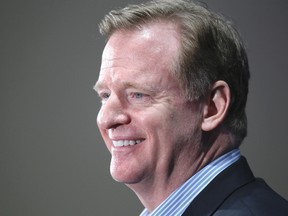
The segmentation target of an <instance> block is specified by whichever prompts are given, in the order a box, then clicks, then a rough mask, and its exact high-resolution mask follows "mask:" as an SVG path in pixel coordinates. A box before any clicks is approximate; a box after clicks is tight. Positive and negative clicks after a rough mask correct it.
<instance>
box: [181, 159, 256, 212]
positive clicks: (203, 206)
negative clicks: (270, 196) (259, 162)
mask: <svg viewBox="0 0 288 216" xmlns="http://www.w3.org/2000/svg"><path fill="white" fill-rule="evenodd" d="M254 180H255V177H254V175H253V173H252V171H251V170H250V168H249V165H248V163H247V161H246V159H245V158H244V157H241V158H240V159H239V160H238V161H236V162H235V163H234V164H232V165H231V166H229V167H228V168H227V169H225V170H224V171H223V172H221V173H220V174H219V175H218V176H216V177H215V179H213V180H212V182H211V183H210V184H209V185H208V186H207V187H206V188H205V189H204V190H203V191H202V192H201V193H200V194H199V195H198V196H197V197H196V198H195V199H194V200H193V201H192V202H191V204H190V205H189V206H188V208H187V209H186V210H185V212H184V213H183V216H199V215H201V216H208V215H212V214H213V213H214V212H215V211H216V210H217V208H218V207H219V206H220V205H221V204H222V203H223V201H224V200H225V199H226V198H227V197H228V196H229V195H230V194H231V193H233V192H234V191H235V190H237V189H238V188H240V187H242V186H243V185H245V184H247V183H249V182H251V181H254Z"/></svg>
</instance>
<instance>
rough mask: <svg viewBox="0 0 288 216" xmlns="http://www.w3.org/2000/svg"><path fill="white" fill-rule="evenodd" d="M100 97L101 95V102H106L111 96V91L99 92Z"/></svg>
mask: <svg viewBox="0 0 288 216" xmlns="http://www.w3.org/2000/svg"><path fill="white" fill-rule="evenodd" d="M99 97H100V100H101V102H102V103H104V102H105V101H107V100H108V98H109V97H110V93H109V92H101V93H99Z"/></svg>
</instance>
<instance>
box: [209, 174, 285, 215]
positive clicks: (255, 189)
mask: <svg viewBox="0 0 288 216" xmlns="http://www.w3.org/2000/svg"><path fill="white" fill-rule="evenodd" d="M275 214H276V215H279V216H282V215H283V216H287V215H288V202H287V200H285V199H284V198H283V197H281V196H280V195H278V194H277V193H276V192H275V191H273V190H272V189H271V188H270V187H269V186H268V185H267V184H266V183H265V181H264V180H262V179H259V178H256V179H255V180H254V181H252V182H249V183H248V184H246V185H244V186H242V187H241V188H238V189H237V190H236V191H234V192H233V193H231V194H230V196H228V197H227V198H226V199H225V201H224V202H223V203H222V205H221V206H219V208H218V209H217V211H216V212H215V214H213V215H215V216H218V215H219V216H220V215H221V216H226V215H227V216H228V215H235V216H244V215H245V216H250V215H251V216H252V215H253V216H271V215H275Z"/></svg>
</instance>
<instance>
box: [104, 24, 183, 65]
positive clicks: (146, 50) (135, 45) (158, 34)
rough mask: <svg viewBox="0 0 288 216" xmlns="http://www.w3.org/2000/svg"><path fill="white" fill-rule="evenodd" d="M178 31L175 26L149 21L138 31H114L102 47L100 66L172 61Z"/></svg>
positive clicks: (135, 29) (175, 54) (174, 55)
mask: <svg viewBox="0 0 288 216" xmlns="http://www.w3.org/2000/svg"><path fill="white" fill-rule="evenodd" d="M178 32H179V31H178V27H177V25H176V24H174V23H171V22H167V21H166V22H165V21H157V22H151V23H148V24H145V25H143V26H142V27H141V28H134V29H124V30H118V31H116V32H114V33H113V34H112V35H111V37H110V38H109V40H108V42H107V44H106V46H105V49H104V51H103V55H102V67H103V66H104V67H107V66H108V67H109V66H111V65H110V64H111V63H112V62H111V61H115V60H117V61H118V60H124V59H126V60H130V61H133V60H136V59H141V58H143V61H142V62H143V64H147V61H149V62H150V63H153V62H156V61H157V62H159V61H161V62H162V63H163V62H166V61H169V62H171V60H173V61H174V60H176V58H177V56H178V52H179V47H180V45H179V43H180V42H179V33H178ZM153 60H154V61H153ZM103 63H104V64H103ZM138 63H139V62H138Z"/></svg>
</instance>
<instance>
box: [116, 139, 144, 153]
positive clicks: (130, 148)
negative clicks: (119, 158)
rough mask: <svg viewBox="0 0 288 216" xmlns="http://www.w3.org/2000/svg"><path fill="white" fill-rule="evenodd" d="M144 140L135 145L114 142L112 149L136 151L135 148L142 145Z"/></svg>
mask: <svg viewBox="0 0 288 216" xmlns="http://www.w3.org/2000/svg"><path fill="white" fill-rule="evenodd" d="M143 142H144V141H142V142H141V143H138V144H135V145H128V146H114V145H113V144H112V147H111V150H112V151H113V152H127V151H132V150H133V151H134V150H135V149H137V148H138V147H139V146H141V144H142V143H143Z"/></svg>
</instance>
